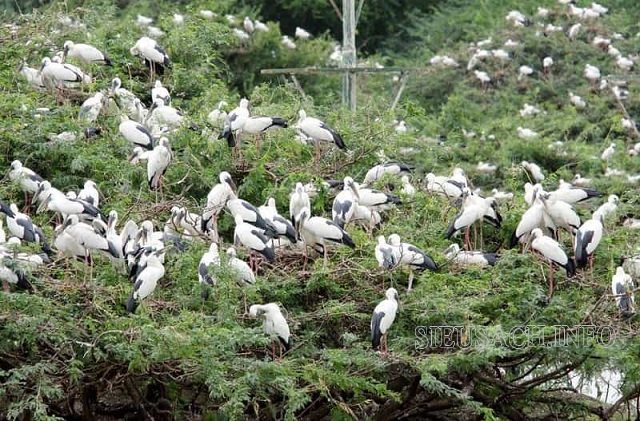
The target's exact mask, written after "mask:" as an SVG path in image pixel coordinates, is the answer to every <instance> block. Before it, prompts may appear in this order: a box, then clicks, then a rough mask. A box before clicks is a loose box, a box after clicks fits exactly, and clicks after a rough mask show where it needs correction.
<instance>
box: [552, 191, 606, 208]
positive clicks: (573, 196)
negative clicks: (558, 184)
mask: <svg viewBox="0 0 640 421" xmlns="http://www.w3.org/2000/svg"><path fill="white" fill-rule="evenodd" d="M600 196H602V193H600V192H599V191H597V190H595V189H588V188H583V187H563V188H559V189H557V190H555V191H552V192H550V193H549V199H548V200H551V201H556V200H560V201H562V202H566V203H568V204H570V205H573V204H574V203H578V202H582V201H584V200H587V199H591V198H592V197H600Z"/></svg>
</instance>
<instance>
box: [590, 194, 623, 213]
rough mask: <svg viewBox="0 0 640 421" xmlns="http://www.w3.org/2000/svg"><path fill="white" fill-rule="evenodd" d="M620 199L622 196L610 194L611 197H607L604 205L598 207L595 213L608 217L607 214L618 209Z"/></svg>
mask: <svg viewBox="0 0 640 421" xmlns="http://www.w3.org/2000/svg"><path fill="white" fill-rule="evenodd" d="M619 201H620V198H619V197H618V196H617V195H615V194H612V195H609V197H608V198H607V201H606V202H604V203H603V204H602V205H600V207H598V209H596V211H595V212H594V215H596V214H597V215H601V216H602V218H603V219H604V218H606V217H607V216H609V215H611V214H613V213H614V212H615V211H616V209H618V202H619Z"/></svg>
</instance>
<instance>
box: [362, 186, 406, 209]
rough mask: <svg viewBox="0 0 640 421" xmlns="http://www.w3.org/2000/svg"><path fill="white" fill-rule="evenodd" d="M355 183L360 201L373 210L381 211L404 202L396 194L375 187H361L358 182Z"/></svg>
mask: <svg viewBox="0 0 640 421" xmlns="http://www.w3.org/2000/svg"><path fill="white" fill-rule="evenodd" d="M354 185H355V188H356V190H357V192H358V203H359V204H360V205H362V206H366V207H368V208H369V209H371V210H375V211H379V212H381V211H385V210H389V209H393V208H394V207H395V206H396V205H399V204H402V200H401V199H400V198H399V197H398V196H396V195H395V194H391V193H386V192H382V191H380V190H375V189H369V188H360V186H359V185H358V183H354Z"/></svg>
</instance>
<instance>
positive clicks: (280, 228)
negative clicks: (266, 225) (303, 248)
mask: <svg viewBox="0 0 640 421" xmlns="http://www.w3.org/2000/svg"><path fill="white" fill-rule="evenodd" d="M258 212H259V213H260V216H262V218H264V220H265V222H270V223H271V225H273V227H274V228H275V230H276V233H277V237H283V236H284V237H286V238H287V239H288V240H289V241H290V242H291V243H296V242H297V241H298V233H297V232H296V229H295V228H294V226H293V224H292V223H291V222H290V221H289V220H288V219H285V218H284V217H282V216H281V215H280V214H279V213H278V209H277V208H276V200H275V199H274V198H273V197H269V198H268V199H267V204H266V205H263V206H260V207H259V208H258Z"/></svg>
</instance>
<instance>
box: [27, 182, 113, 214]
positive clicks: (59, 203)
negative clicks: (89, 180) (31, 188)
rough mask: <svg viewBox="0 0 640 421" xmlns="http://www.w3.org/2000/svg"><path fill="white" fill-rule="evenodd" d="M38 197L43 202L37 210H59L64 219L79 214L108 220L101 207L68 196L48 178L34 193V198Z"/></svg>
mask: <svg viewBox="0 0 640 421" xmlns="http://www.w3.org/2000/svg"><path fill="white" fill-rule="evenodd" d="M38 198H40V200H41V202H40V205H39V206H38V209H37V212H41V211H42V210H44V209H48V210H50V211H53V212H58V213H59V214H60V215H61V216H62V217H63V219H64V218H66V217H67V216H68V215H78V216H79V217H81V218H82V219H86V220H94V219H96V218H99V219H101V220H102V222H104V223H106V222H107V217H106V216H105V215H104V214H103V213H102V212H101V211H100V209H98V208H97V207H95V206H93V205H92V204H91V203H87V202H85V201H84V200H80V199H70V198H68V197H67V196H65V195H64V194H63V193H62V192H61V191H60V190H58V189H56V188H54V187H52V186H51V183H49V182H48V181H46V180H45V181H43V182H42V183H40V187H39V188H38V191H37V192H36V194H35V195H34V199H38Z"/></svg>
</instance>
